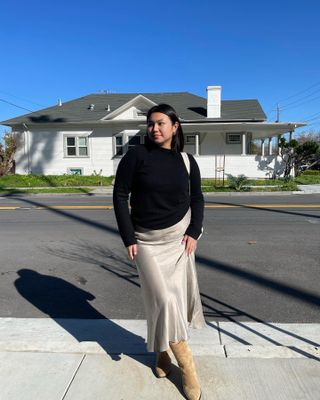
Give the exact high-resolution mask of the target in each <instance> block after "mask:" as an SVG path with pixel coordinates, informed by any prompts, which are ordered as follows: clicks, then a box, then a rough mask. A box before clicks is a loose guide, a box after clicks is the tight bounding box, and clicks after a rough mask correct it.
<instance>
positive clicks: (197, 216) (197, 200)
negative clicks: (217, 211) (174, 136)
mask: <svg viewBox="0 0 320 400" xmlns="http://www.w3.org/2000/svg"><path fill="white" fill-rule="evenodd" d="M188 156H189V160H190V208H191V221H190V225H189V226H188V229H187V230H186V235H189V236H191V237H192V238H194V239H198V238H199V236H200V235H201V232H202V222H203V209H204V200H203V194H202V192H201V177H200V170H199V167H198V164H197V162H196V160H195V159H194V158H193V156H192V155H190V154H188Z"/></svg>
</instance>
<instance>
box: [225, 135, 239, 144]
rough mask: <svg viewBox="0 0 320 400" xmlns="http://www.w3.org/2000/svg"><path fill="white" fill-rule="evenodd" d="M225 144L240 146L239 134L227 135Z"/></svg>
mask: <svg viewBox="0 0 320 400" xmlns="http://www.w3.org/2000/svg"><path fill="white" fill-rule="evenodd" d="M226 139H227V144H241V133H227V137H226Z"/></svg>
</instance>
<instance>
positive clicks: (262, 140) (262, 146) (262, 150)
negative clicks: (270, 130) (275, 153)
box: [261, 139, 264, 156]
mask: <svg viewBox="0 0 320 400" xmlns="http://www.w3.org/2000/svg"><path fill="white" fill-rule="evenodd" d="M261 155H262V156H264V139H261Z"/></svg>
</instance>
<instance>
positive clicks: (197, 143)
mask: <svg viewBox="0 0 320 400" xmlns="http://www.w3.org/2000/svg"><path fill="white" fill-rule="evenodd" d="M195 136H196V137H195V154H194V155H195V156H198V155H199V133H196V135H195Z"/></svg>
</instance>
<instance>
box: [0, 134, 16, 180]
mask: <svg viewBox="0 0 320 400" xmlns="http://www.w3.org/2000/svg"><path fill="white" fill-rule="evenodd" d="M16 150H17V141H16V138H15V135H14V134H13V133H9V132H7V133H5V135H4V138H3V144H2V143H0V176H3V175H6V174H8V173H9V172H10V171H11V170H12V168H13V166H14V155H15V152H16Z"/></svg>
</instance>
